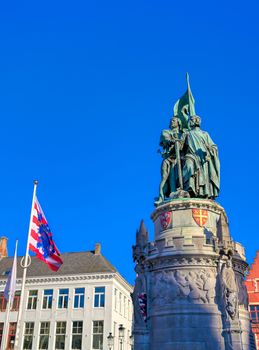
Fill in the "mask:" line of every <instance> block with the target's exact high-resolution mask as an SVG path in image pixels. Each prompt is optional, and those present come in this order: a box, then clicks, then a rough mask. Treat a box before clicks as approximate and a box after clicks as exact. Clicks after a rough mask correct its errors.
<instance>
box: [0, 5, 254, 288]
mask: <svg viewBox="0 0 259 350" xmlns="http://www.w3.org/2000/svg"><path fill="white" fill-rule="evenodd" d="M258 10H259V5H258V1H250V0H249V1H247V2H246V3H245V4H244V2H241V1H232V0H230V1H228V2H223V1H217V2H209V3H208V2H207V1H206V2H205V1H204V2H203V1H195V2H193V1H185V2H180V1H160V2H158V1H150V0H149V1H134V0H133V1H124V2H121V1H109V2H108V1H102V0H101V1H73V2H66V1H62V2H61V1H55V2H53V1H52V2H50V1H48V0H47V1H44V2H40V1H36V2H35V1H23V2H22V3H21V2H18V1H17V2H12V3H10V2H9V3H6V2H5V3H2V4H1V5H0V30H1V36H0V47H1V55H0V116H1V127H0V160H1V173H0V234H1V235H5V236H8V237H9V253H10V254H13V249H14V244H15V239H16V238H18V239H19V255H23V254H24V251H25V244H26V236H27V230H28V224H29V215H30V206H31V196H32V189H33V180H34V179H35V178H37V179H38V180H39V186H38V198H39V200H40V203H41V205H42V207H43V209H44V211H45V214H46V216H47V218H48V221H49V224H50V226H51V228H52V231H53V234H54V239H55V241H56V243H57V246H58V247H59V249H60V251H61V252H68V251H81V250H91V249H93V248H94V244H95V242H101V243H102V252H103V254H104V255H105V256H106V257H107V258H108V259H109V260H110V261H111V262H112V263H113V264H114V265H115V266H116V267H117V268H118V270H119V271H120V272H121V273H122V274H123V275H124V276H125V277H126V278H127V279H128V280H129V281H130V282H133V280H134V271H133V267H134V266H133V263H132V258H131V246H132V244H134V240H135V232H136V229H137V227H138V226H139V222H140V220H141V219H142V218H143V219H144V220H145V223H146V226H147V227H148V229H149V233H150V238H151V239H152V238H153V225H152V222H151V219H150V214H151V212H152V211H153V198H154V197H155V196H156V195H157V191H158V184H159V179H160V163H161V159H160V156H159V155H158V154H157V148H158V141H159V135H160V131H161V129H163V128H165V127H167V126H168V122H169V119H170V117H171V116H172V109H173V105H174V103H175V101H176V100H177V99H178V98H179V97H180V96H181V95H182V94H183V93H184V91H185V89H186V83H185V73H186V72H187V71H188V72H189V74H190V80H191V87H192V91H193V94H194V97H195V99H196V112H197V114H199V115H200V116H201V117H202V128H203V129H204V130H206V131H208V132H209V133H210V135H211V137H212V139H213V140H214V141H215V143H216V144H217V145H218V147H219V156H220V161H221V194H220V197H219V198H218V202H219V203H220V204H221V205H223V206H224V207H225V209H226V212H227V215H228V217H229V220H230V230H231V234H232V236H233V238H234V239H235V240H236V241H239V242H241V243H242V244H244V246H245V248H246V253H247V259H248V261H249V262H251V261H252V260H253V257H254V256H255V252H256V250H257V249H259V240H258V227H257V219H256V218H257V216H258V208H257V202H258V195H259V186H258V183H257V182H258V172H259V165H258V113H259V112H258V109H259V108H258V105H259V89H258V81H259V68H258V62H259V44H258V43H259V26H258Z"/></svg>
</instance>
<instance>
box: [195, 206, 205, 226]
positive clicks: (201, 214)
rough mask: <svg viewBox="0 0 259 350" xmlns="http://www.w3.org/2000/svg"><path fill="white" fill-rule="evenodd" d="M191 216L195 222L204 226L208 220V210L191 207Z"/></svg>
mask: <svg viewBox="0 0 259 350" xmlns="http://www.w3.org/2000/svg"><path fill="white" fill-rule="evenodd" d="M192 217H193V218H194V220H195V222H196V224H198V225H199V226H201V227H202V226H204V225H205V224H206V222H207V220H208V210H206V209H192Z"/></svg>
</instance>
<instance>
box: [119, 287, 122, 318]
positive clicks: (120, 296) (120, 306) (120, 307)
mask: <svg viewBox="0 0 259 350" xmlns="http://www.w3.org/2000/svg"><path fill="white" fill-rule="evenodd" d="M121 299H122V295H121V292H120V294H119V313H120V314H121V309H122V304H121Z"/></svg>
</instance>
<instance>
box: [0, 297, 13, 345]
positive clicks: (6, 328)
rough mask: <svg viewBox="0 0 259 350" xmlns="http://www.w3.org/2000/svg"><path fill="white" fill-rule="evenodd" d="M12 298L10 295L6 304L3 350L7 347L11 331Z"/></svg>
mask: <svg viewBox="0 0 259 350" xmlns="http://www.w3.org/2000/svg"><path fill="white" fill-rule="evenodd" d="M10 300H11V298H10V297H9V300H8V302H7V305H6V316H5V323H4V332H3V342H2V346H1V350H5V349H6V347H7V341H8V333H9V314H10V309H11V305H10Z"/></svg>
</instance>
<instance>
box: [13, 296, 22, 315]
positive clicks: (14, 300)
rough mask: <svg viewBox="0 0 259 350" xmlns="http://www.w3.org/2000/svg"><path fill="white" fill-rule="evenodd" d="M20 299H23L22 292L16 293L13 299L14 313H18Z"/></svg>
mask: <svg viewBox="0 0 259 350" xmlns="http://www.w3.org/2000/svg"><path fill="white" fill-rule="evenodd" d="M20 298H21V291H18V292H15V295H14V298H13V306H12V310H13V311H18V310H19V306H20Z"/></svg>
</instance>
